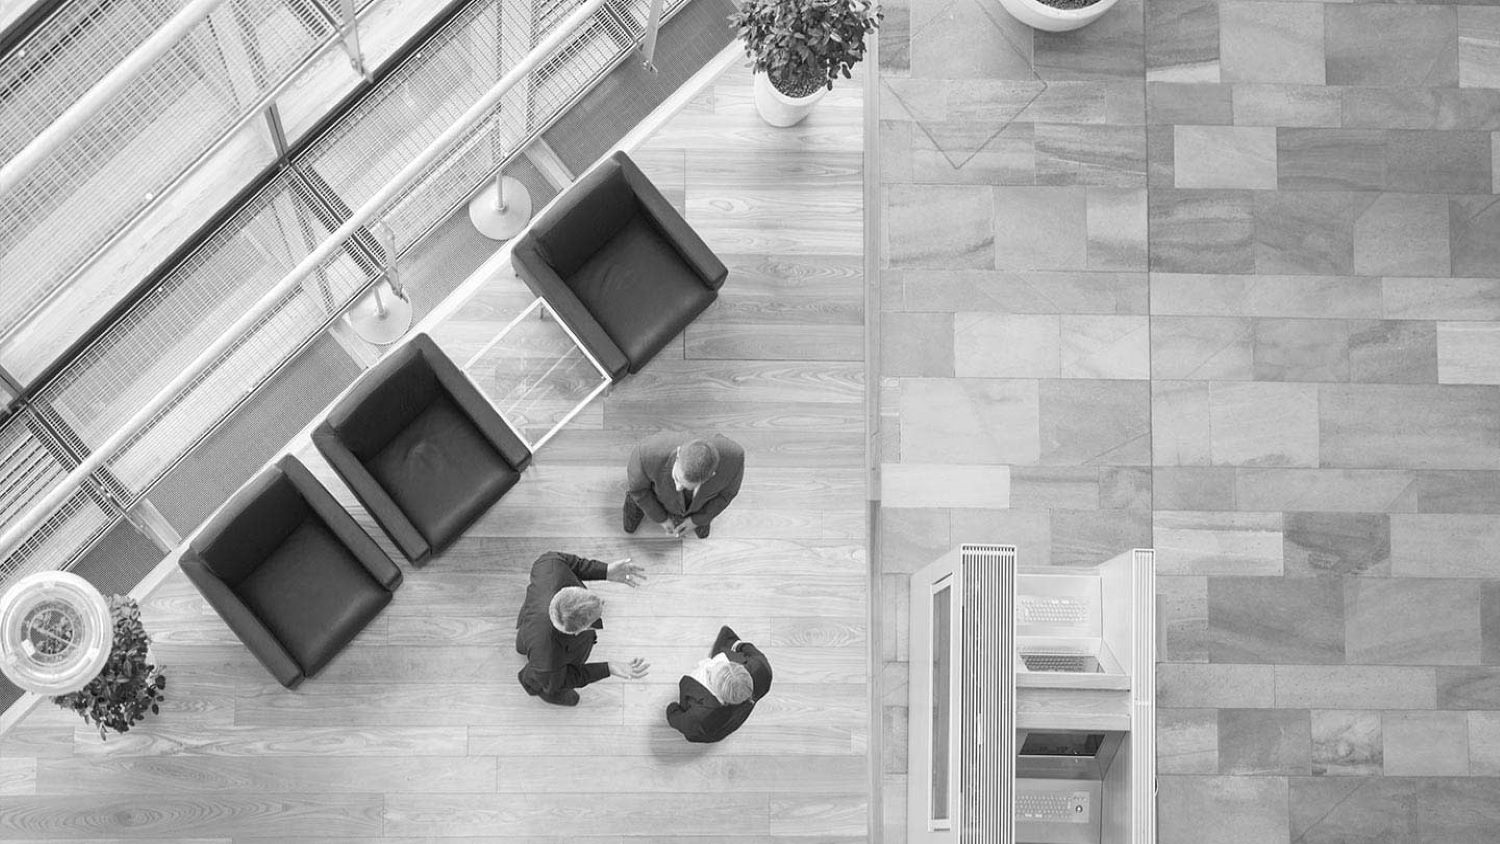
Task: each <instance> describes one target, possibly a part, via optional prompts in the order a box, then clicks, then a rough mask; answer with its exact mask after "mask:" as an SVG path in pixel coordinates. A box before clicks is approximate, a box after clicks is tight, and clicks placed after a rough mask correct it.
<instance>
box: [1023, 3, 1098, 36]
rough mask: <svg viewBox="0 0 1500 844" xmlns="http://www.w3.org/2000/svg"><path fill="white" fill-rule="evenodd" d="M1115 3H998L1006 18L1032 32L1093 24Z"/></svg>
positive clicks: (1063, 29) (1059, 30)
mask: <svg viewBox="0 0 1500 844" xmlns="http://www.w3.org/2000/svg"><path fill="white" fill-rule="evenodd" d="M1114 4H1115V0H1000V5H1002V6H1004V7H1005V11H1007V12H1010V16H1011V17H1013V18H1015V19H1016V20H1018V21H1020V22H1021V23H1024V24H1026V25H1027V26H1030V27H1034V28H1036V29H1042V30H1046V31H1047V32H1067V31H1068V30H1070V29H1077V28H1079V27H1081V26H1085V25H1087V24H1090V23H1093V22H1094V21H1095V20H1098V18H1099V16H1100V15H1103V14H1104V13H1105V12H1107V11H1109V7H1110V6H1113V5H1114Z"/></svg>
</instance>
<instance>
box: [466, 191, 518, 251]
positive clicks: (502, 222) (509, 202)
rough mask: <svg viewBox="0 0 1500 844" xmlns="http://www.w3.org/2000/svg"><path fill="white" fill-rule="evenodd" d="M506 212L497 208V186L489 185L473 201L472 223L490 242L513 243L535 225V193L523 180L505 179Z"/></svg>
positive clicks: (471, 208)
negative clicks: (527, 227) (533, 222)
mask: <svg viewBox="0 0 1500 844" xmlns="http://www.w3.org/2000/svg"><path fill="white" fill-rule="evenodd" d="M500 180H501V182H502V183H503V184H504V188H503V191H504V193H505V210H503V211H502V210H500V209H498V208H496V207H495V206H496V204H497V202H496V200H497V199H498V197H496V195H495V186H494V185H492V184H491V185H487V186H486V187H485V189H484V190H482V191H480V192H479V195H478V196H476V197H474V199H473V200H472V201H470V202H469V222H471V223H473V224H474V228H476V229H478V230H479V233H480V234H482V235H484V236H485V237H487V238H489V239H490V240H510V239H511V238H513V237H515V236H516V235H518V234H520V233H521V230H522V229H524V228H526V224H527V223H529V222H531V191H529V190H527V189H526V186H525V185H523V184H521V181H520V180H519V179H515V178H512V177H510V176H502V177H501V179H500Z"/></svg>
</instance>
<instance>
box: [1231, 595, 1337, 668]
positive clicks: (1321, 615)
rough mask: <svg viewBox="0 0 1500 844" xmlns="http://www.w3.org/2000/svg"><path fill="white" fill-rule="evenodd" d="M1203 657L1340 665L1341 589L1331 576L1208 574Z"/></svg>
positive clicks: (1235, 661) (1240, 661)
mask: <svg viewBox="0 0 1500 844" xmlns="http://www.w3.org/2000/svg"><path fill="white" fill-rule="evenodd" d="M1208 631H1209V659H1210V660H1212V661H1213V662H1230V663H1247V662H1248V663H1256V662H1265V663H1312V664H1322V663H1341V662H1343V661H1344V589H1343V584H1342V583H1341V582H1340V581H1338V580H1336V579H1332V578H1281V577H1211V578H1209V581H1208Z"/></svg>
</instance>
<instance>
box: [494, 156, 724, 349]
mask: <svg viewBox="0 0 1500 844" xmlns="http://www.w3.org/2000/svg"><path fill="white" fill-rule="evenodd" d="M511 263H512V265H513V266H514V267H515V270H516V273H517V274H518V275H520V276H521V278H522V279H524V280H525V282H526V284H527V285H529V286H530V287H531V290H532V292H534V293H536V295H538V296H540V297H542V298H543V299H546V300H547V303H548V304H550V305H551V306H552V308H553V309H554V310H556V311H557V314H558V316H560V317H561V318H562V320H563V321H564V322H566V323H567V324H568V326H569V327H571V328H572V329H573V332H574V333H575V334H577V335H578V338H579V339H580V340H581V341H582V342H583V344H584V345H585V346H586V347H588V350H589V351H590V352H591V353H592V354H593V355H594V357H595V358H596V359H598V361H599V363H600V364H601V365H603V367H604V368H605V370H606V371H608V372H609V375H610V377H611V378H619V377H620V376H621V375H623V374H625V372H626V371H629V372H638V371H640V368H641V367H643V366H645V365H646V363H647V362H648V361H650V360H651V358H653V357H655V356H656V354H657V353H658V352H660V351H661V350H662V349H663V348H664V347H665V346H666V345H667V344H668V343H669V342H671V341H672V338H673V337H676V336H677V334H678V333H679V332H681V331H682V330H683V329H684V328H686V327H687V325H688V323H690V322H692V321H693V320H694V319H695V318H696V317H697V316H698V314H701V313H703V311H704V310H705V309H706V308H708V306H709V305H711V304H713V301H714V298H715V297H717V296H718V290H719V288H720V287H722V286H723V285H724V278H725V277H726V276H727V275H728V274H729V271H728V270H727V269H725V267H724V263H723V262H722V261H720V260H719V259H718V257H717V256H715V255H714V253H713V252H711V251H709V249H708V246H707V244H705V243H704V242H703V239H702V238H700V237H699V236H698V234H697V232H694V231H693V230H692V229H691V228H690V227H689V226H688V224H687V221H686V220H684V219H682V215H681V214H678V213H677V211H676V210H674V209H673V208H672V206H671V205H669V204H668V203H667V200H666V198H665V197H663V196H662V195H661V191H659V190H657V189H656V186H655V185H653V184H651V182H649V181H647V179H646V177H645V175H644V174H642V173H641V170H640V168H639V167H637V166H636V165H635V162H634V161H631V160H630V157H629V156H627V155H625V153H623V152H617V153H615V154H614V155H613V156H612V157H611V158H609V159H608V160H606V161H604V162H603V163H602V164H600V165H599V166H598V167H596V168H594V170H593V171H591V172H589V173H588V174H586V175H585V176H584V177H583V178H582V179H579V180H578V182H577V184H575V185H573V186H572V187H570V188H568V189H567V190H566V191H564V192H563V195H562V196H561V197H559V198H558V200H557V202H556V203H555V204H554V205H553V206H552V207H551V208H550V209H548V210H547V212H546V213H545V214H543V215H542V216H541V217H540V218H538V219H537V221H536V222H535V223H534V224H533V225H532V227H531V230H530V231H529V232H527V233H526V234H525V235H523V236H522V237H521V238H520V240H518V241H517V242H516V245H515V247H514V250H513V251H512V252H511Z"/></svg>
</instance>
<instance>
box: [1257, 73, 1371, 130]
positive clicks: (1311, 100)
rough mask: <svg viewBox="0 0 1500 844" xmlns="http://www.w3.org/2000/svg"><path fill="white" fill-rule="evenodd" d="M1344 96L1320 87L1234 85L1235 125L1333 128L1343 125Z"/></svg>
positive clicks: (1334, 89) (1338, 92) (1331, 89)
mask: <svg viewBox="0 0 1500 844" xmlns="http://www.w3.org/2000/svg"><path fill="white" fill-rule="evenodd" d="M1343 104H1344V97H1343V93H1342V92H1341V91H1340V90H1339V89H1338V88H1325V87H1323V86H1322V85H1283V84H1270V85H1266V84H1255V83H1241V84H1237V85H1235V86H1234V125H1236V126H1302V127H1326V128H1333V127H1337V126H1340V125H1344V124H1343V122H1342V121H1343Z"/></svg>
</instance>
